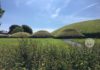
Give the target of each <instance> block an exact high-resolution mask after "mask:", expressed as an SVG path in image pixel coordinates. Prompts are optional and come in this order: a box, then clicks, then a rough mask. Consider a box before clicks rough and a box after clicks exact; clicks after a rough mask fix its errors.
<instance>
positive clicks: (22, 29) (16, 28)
mask: <svg viewBox="0 0 100 70" xmlns="http://www.w3.org/2000/svg"><path fill="white" fill-rule="evenodd" d="M16 32H27V33H30V34H32V33H33V31H32V29H31V28H30V27H29V26H27V25H22V26H19V25H11V26H10V27H9V32H8V33H9V34H13V33H16Z"/></svg>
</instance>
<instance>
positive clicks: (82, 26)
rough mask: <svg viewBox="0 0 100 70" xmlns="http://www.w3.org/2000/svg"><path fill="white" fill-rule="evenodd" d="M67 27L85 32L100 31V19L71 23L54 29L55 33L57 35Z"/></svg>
mask: <svg viewBox="0 0 100 70" xmlns="http://www.w3.org/2000/svg"><path fill="white" fill-rule="evenodd" d="M66 29H76V30H79V32H81V33H83V34H92V33H100V19H97V20H88V21H83V22H78V23H74V24H70V25H67V26H64V27H62V28H60V29H58V30H56V31H54V32H53V34H54V35H56V34H57V33H61V32H62V31H63V30H66Z"/></svg>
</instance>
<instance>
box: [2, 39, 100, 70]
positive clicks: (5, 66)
mask: <svg viewBox="0 0 100 70" xmlns="http://www.w3.org/2000/svg"><path fill="white" fill-rule="evenodd" d="M3 41H6V42H7V41H8V42H9V43H10V44H9V45H8V44H7V43H6V42H5V44H6V45H4V44H3V45H2V44H1V43H4V42H3ZM14 42H16V43H17V44H16V45H15V44H14ZM12 44H14V45H12ZM99 45H100V44H99ZM99 45H95V46H94V47H92V48H86V47H71V46H70V47H69V46H68V45H67V44H66V43H64V42H63V41H61V40H58V39H50V38H49V39H47V38H46V39H18V40H17V39H14V38H12V39H11V38H10V39H1V40H0V70H81V69H82V70H100V50H99V49H100V47H99Z"/></svg>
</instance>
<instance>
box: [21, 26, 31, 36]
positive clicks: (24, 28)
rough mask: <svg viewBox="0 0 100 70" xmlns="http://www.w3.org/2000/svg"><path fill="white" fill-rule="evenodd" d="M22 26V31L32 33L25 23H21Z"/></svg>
mask: <svg viewBox="0 0 100 70" xmlns="http://www.w3.org/2000/svg"><path fill="white" fill-rule="evenodd" d="M22 28H23V30H24V32H27V33H30V34H32V33H33V31H32V29H31V28H30V27H29V26H27V25H22Z"/></svg>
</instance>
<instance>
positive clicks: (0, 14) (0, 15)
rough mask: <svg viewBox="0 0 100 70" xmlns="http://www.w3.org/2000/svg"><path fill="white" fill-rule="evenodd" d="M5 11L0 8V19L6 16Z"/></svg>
mask: <svg viewBox="0 0 100 70" xmlns="http://www.w3.org/2000/svg"><path fill="white" fill-rule="evenodd" d="M4 12H5V11H4V10H3V9H2V8H0V18H1V17H2V15H3V14H4Z"/></svg>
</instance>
